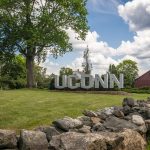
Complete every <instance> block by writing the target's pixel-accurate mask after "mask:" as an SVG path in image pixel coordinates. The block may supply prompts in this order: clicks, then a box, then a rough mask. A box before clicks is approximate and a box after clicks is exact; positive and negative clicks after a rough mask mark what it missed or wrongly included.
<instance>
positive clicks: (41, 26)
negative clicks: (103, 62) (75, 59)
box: [0, 0, 88, 88]
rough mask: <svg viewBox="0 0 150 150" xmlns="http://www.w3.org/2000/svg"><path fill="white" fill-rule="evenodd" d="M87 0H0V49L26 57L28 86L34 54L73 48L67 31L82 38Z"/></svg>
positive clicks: (31, 83)
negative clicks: (73, 32) (71, 31)
mask: <svg viewBox="0 0 150 150" xmlns="http://www.w3.org/2000/svg"><path fill="white" fill-rule="evenodd" d="M86 2H87V0H0V51H2V50H3V51H4V52H11V53H12V52H14V53H15V52H19V53H21V54H22V55H23V56H24V57H25V58H26V68H27V86H28V87H30V88H31V87H33V85H34V75H33V70H34V69H33V66H34V60H35V58H38V60H39V61H40V60H41V59H43V58H45V56H46V54H47V52H48V51H49V53H51V54H53V56H55V57H57V56H58V55H62V54H64V53H66V52H68V51H70V50H72V46H71V43H70V42H69V37H68V34H67V32H66V31H67V30H68V29H72V30H74V31H75V32H76V33H77V34H78V38H81V39H84V38H85V36H86V33H87V31H88V26H87V18H86V17H87V9H86Z"/></svg>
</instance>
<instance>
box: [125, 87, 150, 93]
mask: <svg viewBox="0 0 150 150" xmlns="http://www.w3.org/2000/svg"><path fill="white" fill-rule="evenodd" d="M123 91H125V92H129V93H143V94H150V87H145V88H140V89H138V88H129V89H123Z"/></svg>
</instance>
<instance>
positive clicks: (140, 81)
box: [135, 71, 150, 88]
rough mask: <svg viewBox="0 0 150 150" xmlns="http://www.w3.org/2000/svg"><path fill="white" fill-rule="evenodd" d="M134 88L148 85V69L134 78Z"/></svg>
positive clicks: (149, 79) (149, 78) (149, 77)
mask: <svg viewBox="0 0 150 150" xmlns="http://www.w3.org/2000/svg"><path fill="white" fill-rule="evenodd" d="M135 87H136V88H143V87H150V71H148V72H146V73H145V74H143V75H142V76H140V77H139V78H137V79H136V80H135Z"/></svg>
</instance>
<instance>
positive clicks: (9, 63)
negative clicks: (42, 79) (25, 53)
mask: <svg viewBox="0 0 150 150" xmlns="http://www.w3.org/2000/svg"><path fill="white" fill-rule="evenodd" d="M9 58H10V57H9ZM4 59H5V61H4V62H3V64H2V65H1V68H0V69H1V70H0V82H1V87H8V88H21V87H25V80H26V67H25V58H24V57H22V56H21V55H16V56H14V57H11V59H10V60H8V59H7V58H5V57H3V60H4Z"/></svg>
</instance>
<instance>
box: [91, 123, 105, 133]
mask: <svg viewBox="0 0 150 150" xmlns="http://www.w3.org/2000/svg"><path fill="white" fill-rule="evenodd" d="M104 130H106V128H105V127H104V125H103V124H102V123H97V124H95V125H94V126H93V128H92V132H100V131H104Z"/></svg>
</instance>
